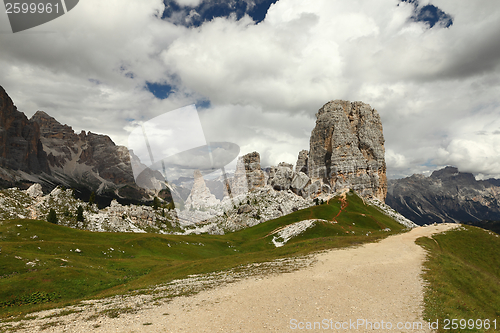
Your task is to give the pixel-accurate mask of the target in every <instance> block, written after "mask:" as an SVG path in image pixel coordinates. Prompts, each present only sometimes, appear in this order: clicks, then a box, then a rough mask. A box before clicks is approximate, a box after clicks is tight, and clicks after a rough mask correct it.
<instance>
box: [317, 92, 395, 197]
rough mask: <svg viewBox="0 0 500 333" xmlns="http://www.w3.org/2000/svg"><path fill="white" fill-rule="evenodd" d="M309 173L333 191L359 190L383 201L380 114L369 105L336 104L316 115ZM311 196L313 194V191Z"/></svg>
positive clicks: (346, 102)
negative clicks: (344, 189)
mask: <svg viewBox="0 0 500 333" xmlns="http://www.w3.org/2000/svg"><path fill="white" fill-rule="evenodd" d="M316 118H317V120H316V127H315V128H314V129H313V131H312V133H311V139H310V150H309V156H308V165H307V169H308V170H307V172H308V176H309V177H310V178H311V183H312V184H316V185H314V186H318V185H319V184H317V182H318V181H319V182H320V183H321V186H322V187H323V184H326V185H329V187H330V188H331V191H339V190H342V189H343V188H351V189H353V190H356V191H357V192H358V193H359V194H360V195H361V196H363V197H374V198H378V199H379V200H381V201H384V200H385V197H386V194H387V178H386V165H385V158H384V155H385V149H384V136H383V132H382V122H381V121H380V116H379V114H378V112H377V111H376V110H375V109H373V108H371V107H370V106H369V105H368V104H364V103H362V102H352V103H351V102H349V101H341V100H335V101H331V102H328V103H326V104H325V105H324V106H323V107H322V108H321V109H320V110H319V111H318V113H317V114H316ZM311 192H312V191H311Z"/></svg>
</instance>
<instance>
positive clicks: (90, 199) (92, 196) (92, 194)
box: [89, 192, 95, 205]
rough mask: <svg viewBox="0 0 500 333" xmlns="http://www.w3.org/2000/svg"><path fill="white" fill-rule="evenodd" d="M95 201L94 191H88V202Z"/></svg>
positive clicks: (92, 202)
mask: <svg viewBox="0 0 500 333" xmlns="http://www.w3.org/2000/svg"><path fill="white" fill-rule="evenodd" d="M94 203H95V192H92V193H90V197H89V204H91V205H93V204H94Z"/></svg>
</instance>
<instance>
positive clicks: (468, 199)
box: [386, 167, 500, 225]
mask: <svg viewBox="0 0 500 333" xmlns="http://www.w3.org/2000/svg"><path fill="white" fill-rule="evenodd" d="M497 181H498V180H497V179H489V180H479V181H478V180H476V179H475V177H474V175H473V174H471V173H466V172H459V171H458V169H457V168H454V167H446V168H444V169H441V170H437V171H434V172H433V173H432V174H431V176H430V177H426V176H424V175H417V174H416V175H413V176H411V177H407V178H403V179H394V180H389V182H388V193H387V199H386V203H387V204H388V205H389V206H391V207H392V208H394V209H395V210H397V211H398V212H399V213H401V214H402V215H404V216H405V217H407V218H408V219H410V220H412V221H414V222H415V223H417V224H419V225H423V224H430V223H433V222H467V221H481V220H493V221H500V186H497Z"/></svg>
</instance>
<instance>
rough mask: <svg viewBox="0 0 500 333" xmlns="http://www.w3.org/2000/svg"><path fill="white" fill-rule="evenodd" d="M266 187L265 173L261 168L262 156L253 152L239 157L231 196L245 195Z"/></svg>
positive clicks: (231, 186)
mask: <svg viewBox="0 0 500 333" xmlns="http://www.w3.org/2000/svg"><path fill="white" fill-rule="evenodd" d="M265 185H266V179H265V176H264V172H263V171H262V169H261V168H260V154H259V153H257V152H253V153H249V154H246V155H244V156H241V157H239V158H238V161H237V163H236V171H235V173H234V178H233V180H232V182H231V184H230V191H231V194H232V195H240V194H245V193H247V192H248V191H252V190H254V189H255V188H259V187H263V186H265Z"/></svg>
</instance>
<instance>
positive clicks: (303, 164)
mask: <svg viewBox="0 0 500 333" xmlns="http://www.w3.org/2000/svg"><path fill="white" fill-rule="evenodd" d="M308 160H309V152H308V151H307V150H301V151H300V152H299V156H298V157H297V164H295V172H303V173H305V174H306V175H307V163H308Z"/></svg>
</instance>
